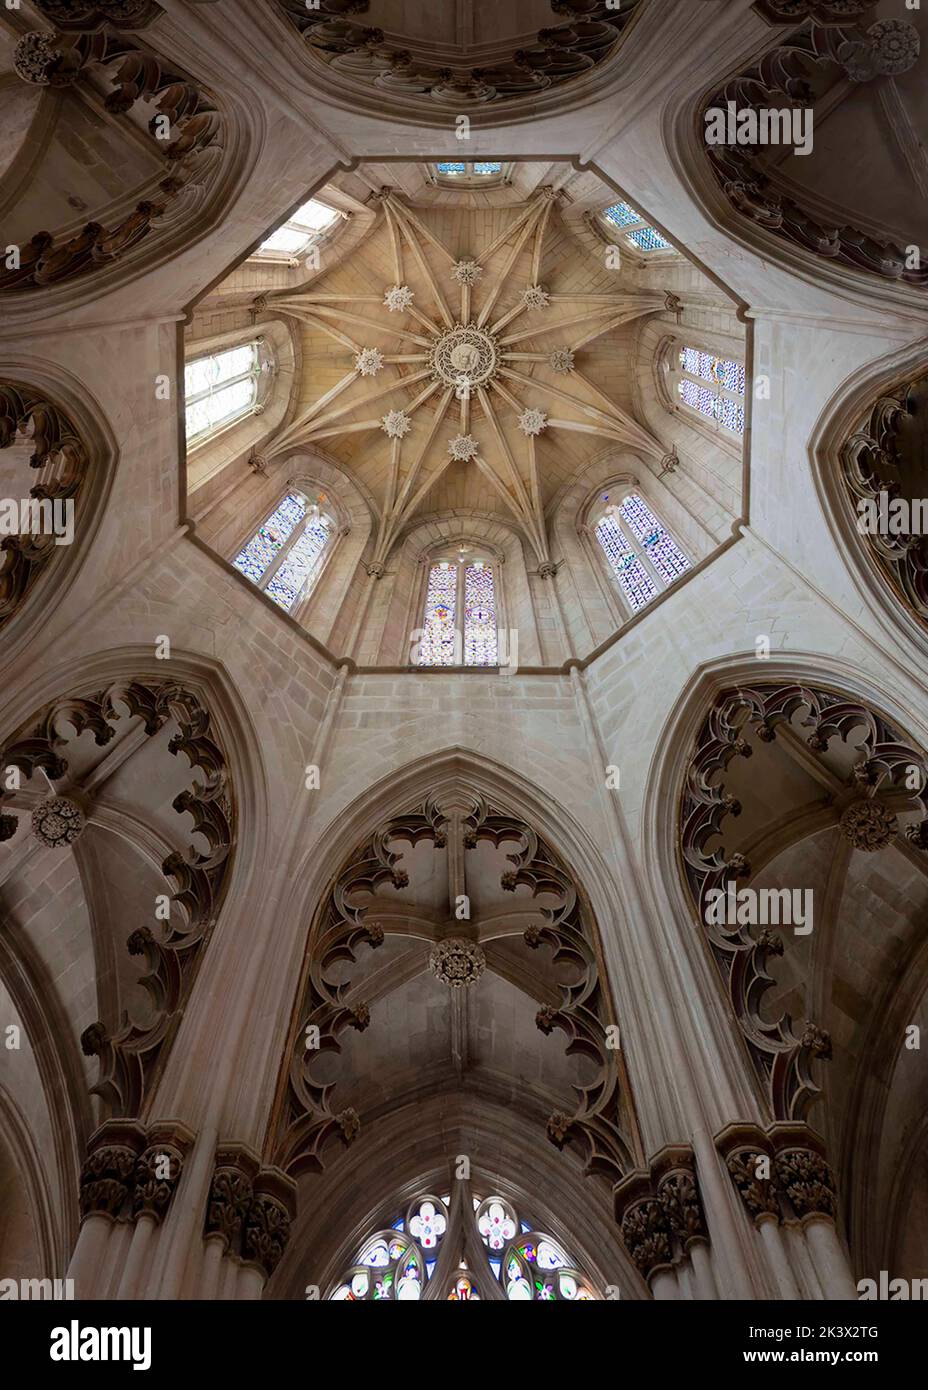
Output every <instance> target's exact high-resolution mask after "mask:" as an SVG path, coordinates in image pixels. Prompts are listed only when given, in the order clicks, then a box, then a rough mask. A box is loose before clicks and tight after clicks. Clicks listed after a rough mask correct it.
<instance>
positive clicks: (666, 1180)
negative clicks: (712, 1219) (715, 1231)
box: [614, 1144, 709, 1280]
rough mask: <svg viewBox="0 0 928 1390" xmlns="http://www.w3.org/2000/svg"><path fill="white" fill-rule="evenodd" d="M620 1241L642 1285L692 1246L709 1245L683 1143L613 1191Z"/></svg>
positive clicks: (663, 1152)
mask: <svg viewBox="0 0 928 1390" xmlns="http://www.w3.org/2000/svg"><path fill="white" fill-rule="evenodd" d="M614 1201H615V1215H616V1221H617V1222H618V1224H619V1228H620V1229H621V1232H622V1239H623V1240H624V1242H625V1245H626V1247H627V1249H628V1253H629V1254H630V1255H631V1257H632V1259H633V1260H634V1262H635V1264H636V1265H637V1267H638V1270H639V1271H640V1273H641V1274H642V1276H643V1277H644V1278H645V1279H646V1280H650V1279H651V1277H652V1275H654V1274H656V1273H658V1272H659V1271H660V1270H662V1269H671V1268H672V1267H673V1265H674V1263H675V1262H676V1261H677V1260H678V1259H680V1258H682V1257H683V1256H684V1255H686V1254H688V1252H689V1250H690V1248H691V1246H692V1245H694V1244H695V1243H697V1242H701V1243H704V1244H708V1243H709V1231H708V1228H707V1226H706V1220H705V1215H704V1213H703V1208H702V1200H701V1198H700V1195H699V1184H698V1182H697V1178H696V1160H695V1157H694V1155H693V1150H692V1149H691V1148H690V1146H689V1145H688V1144H668V1145H667V1146H666V1147H664V1148H663V1149H660V1150H659V1151H658V1152H657V1153H656V1154H655V1155H654V1157H653V1158H652V1159H651V1161H650V1164H649V1165H648V1168H647V1169H637V1170H636V1171H635V1172H633V1173H630V1174H629V1175H628V1177H627V1178H625V1179H623V1181H622V1182H620V1183H618V1184H617V1185H616V1187H615V1190H614Z"/></svg>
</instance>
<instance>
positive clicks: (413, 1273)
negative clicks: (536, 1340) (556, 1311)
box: [328, 1193, 601, 1303]
mask: <svg viewBox="0 0 928 1390" xmlns="http://www.w3.org/2000/svg"><path fill="white" fill-rule="evenodd" d="M468 1228H470V1230H468ZM474 1231H476V1234H477V1236H478V1237H479V1242H480V1245H481V1246H482V1248H483V1256H484V1258H483V1260H482V1261H481V1262H480V1263H479V1265H477V1266H474V1265H472V1264H470V1263H469V1262H468V1259H467V1256H466V1255H465V1253H464V1251H465V1249H468V1248H469V1249H470V1250H475V1249H477V1242H476V1241H474V1240H473V1239H472V1236H473V1233H474ZM328 1296H329V1299H331V1300H334V1301H336V1302H344V1303H360V1302H382V1301H391V1300H392V1301H394V1302H418V1301H421V1300H422V1299H433V1300H434V1299H444V1300H446V1301H448V1302H455V1303H464V1302H480V1301H486V1300H488V1299H494V1298H495V1299H500V1298H502V1299H505V1300H507V1301H508V1302H510V1303H529V1302H536V1303H556V1302H559V1301H561V1302H563V1301H565V1300H566V1301H571V1302H575V1303H577V1302H590V1301H592V1300H595V1299H597V1298H599V1297H600V1296H601V1295H600V1294H599V1293H597V1292H596V1291H595V1289H594V1285H593V1282H592V1281H591V1280H590V1279H589V1278H587V1276H586V1275H585V1274H583V1273H582V1272H581V1270H580V1269H579V1267H578V1265H577V1262H576V1260H575V1259H574V1258H573V1257H572V1256H571V1255H569V1254H568V1252H567V1251H566V1250H565V1248H564V1247H563V1246H562V1245H561V1244H560V1243H559V1242H558V1241H556V1240H555V1239H554V1238H553V1237H552V1236H549V1235H546V1234H545V1233H544V1232H542V1231H538V1230H536V1229H534V1227H533V1225H532V1223H531V1222H527V1221H520V1220H519V1217H518V1215H517V1213H516V1210H515V1208H514V1206H513V1205H512V1203H511V1202H510V1201H508V1200H507V1199H506V1198H505V1197H501V1196H499V1195H496V1194H491V1195H490V1196H488V1197H486V1198H484V1199H483V1200H481V1198H480V1197H476V1196H473V1197H470V1196H469V1195H468V1196H467V1197H465V1198H464V1199H463V1200H458V1201H457V1202H455V1201H453V1200H452V1198H451V1196H450V1195H448V1194H446V1195H445V1196H443V1197H436V1196H435V1195H433V1194H431V1193H427V1194H423V1195H420V1196H418V1197H416V1198H415V1199H414V1201H413V1202H412V1203H411V1204H410V1206H409V1207H408V1209H407V1211H406V1213H405V1216H400V1217H398V1218H397V1219H396V1220H395V1221H394V1222H393V1223H392V1225H391V1226H390V1227H389V1228H388V1229H386V1230H380V1231H376V1232H374V1233H373V1234H372V1235H370V1236H368V1237H367V1238H366V1240H364V1241H362V1242H361V1244H360V1246H359V1247H358V1249H357V1254H356V1257H355V1260H354V1263H353V1264H351V1265H350V1266H349V1267H348V1268H347V1269H346V1270H345V1271H344V1273H343V1274H342V1276H341V1278H340V1279H339V1280H338V1282H337V1284H336V1285H335V1287H334V1288H333V1289H332V1290H331V1292H330V1293H329V1295H328Z"/></svg>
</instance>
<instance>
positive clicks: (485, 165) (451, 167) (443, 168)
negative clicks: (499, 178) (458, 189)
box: [435, 159, 503, 179]
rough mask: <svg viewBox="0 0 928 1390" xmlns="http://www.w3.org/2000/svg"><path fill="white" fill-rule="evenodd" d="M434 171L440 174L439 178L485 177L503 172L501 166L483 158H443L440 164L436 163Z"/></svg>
mask: <svg viewBox="0 0 928 1390" xmlns="http://www.w3.org/2000/svg"><path fill="white" fill-rule="evenodd" d="M435 172H436V173H437V174H438V175H440V177H441V178H453V179H462V178H464V179H485V178H489V177H490V176H492V175H493V174H501V173H502V172H503V166H502V164H499V163H495V162H493V161H492V160H485V159H478V160H470V159H467V160H464V159H453V160H444V161H442V163H441V164H436V165H435Z"/></svg>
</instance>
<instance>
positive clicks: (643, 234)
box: [602, 203, 674, 254]
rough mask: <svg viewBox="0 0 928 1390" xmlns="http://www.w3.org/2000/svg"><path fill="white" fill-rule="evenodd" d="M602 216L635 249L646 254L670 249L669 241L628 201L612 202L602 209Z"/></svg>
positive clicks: (671, 248)
mask: <svg viewBox="0 0 928 1390" xmlns="http://www.w3.org/2000/svg"><path fill="white" fill-rule="evenodd" d="M602 215H603V217H604V218H605V220H606V221H607V222H608V223H609V224H610V225H611V226H613V227H617V228H618V230H619V231H620V232H621V234H622V238H623V240H624V241H625V242H627V243H628V245H629V246H631V247H633V248H634V250H636V251H643V252H645V253H646V254H648V253H650V252H652V251H672V250H673V249H674V248H673V247H672V246H671V244H670V242H669V241H667V240H666V239H665V238H664V237H662V236H661V234H660V232H659V231H658V230H657V228H656V227H652V226H651V225H650V223H649V222H648V221H647V220H646V218H644V217H642V216H641V214H640V213H637V212H636V211H635V209H634V208H633V207H630V206H629V204H628V203H613V204H612V205H611V206H610V207H608V208H604V209H603V214H602Z"/></svg>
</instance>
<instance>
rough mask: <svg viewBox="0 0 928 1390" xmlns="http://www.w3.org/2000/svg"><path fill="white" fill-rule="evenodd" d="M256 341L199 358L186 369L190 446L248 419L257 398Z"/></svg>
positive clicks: (186, 401)
mask: <svg viewBox="0 0 928 1390" xmlns="http://www.w3.org/2000/svg"><path fill="white" fill-rule="evenodd" d="M260 374H261V364H260V358H259V351H258V343H257V341H255V342H253V343H242V344H240V345H239V346H238V347H233V348H227V349H226V351H225V352H214V353H210V354H209V355H208V356H206V357H197V358H195V359H194V361H192V362H188V363H187V365H186V366H185V368H184V397H185V415H186V424H187V442H188V444H189V443H190V442H191V441H192V440H201V439H202V438H203V436H204V435H207V434H210V433H212V431H213V430H215V429H218V428H219V426H220V425H226V424H229V423H230V422H231V421H232V420H236V419H238V417H239V416H241V415H247V414H248V412H249V410H251V408H252V406H253V405H254V404H255V401H256V400H257V395H258V377H259V376H260Z"/></svg>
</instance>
